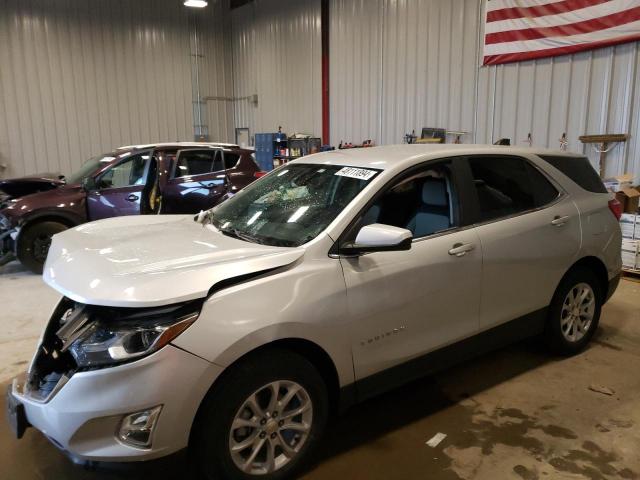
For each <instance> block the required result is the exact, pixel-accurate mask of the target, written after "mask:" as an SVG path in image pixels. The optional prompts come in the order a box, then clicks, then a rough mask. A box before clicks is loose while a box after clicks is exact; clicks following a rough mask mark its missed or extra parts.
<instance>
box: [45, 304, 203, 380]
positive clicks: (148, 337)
mask: <svg viewBox="0 0 640 480" xmlns="http://www.w3.org/2000/svg"><path fill="white" fill-rule="evenodd" d="M202 303H203V302H202V301H201V300H199V301H195V302H188V303H182V304H176V305H169V306H165V307H157V308H110V307H97V306H93V305H82V304H75V305H74V307H73V308H70V309H69V310H67V312H65V314H64V315H63V319H62V320H61V322H60V323H61V328H60V329H59V330H58V331H57V332H56V335H57V337H58V338H59V339H60V340H61V342H62V348H61V351H62V352H65V351H67V350H68V351H69V352H70V353H71V355H72V356H73V358H74V360H75V361H76V363H77V365H78V367H80V368H100V367H106V366H112V365H116V364H119V363H124V362H129V361H133V360H136V359H139V358H142V357H145V356H147V355H150V354H152V353H153V352H156V351H158V350H160V349H161V348H162V347H164V346H165V345H166V344H168V343H169V342H170V341H171V340H173V339H174V338H176V337H177V336H178V335H180V334H181V333H182V332H184V331H185V330H186V329H187V328H188V327H189V326H190V325H191V324H192V323H193V322H195V321H196V319H197V318H198V315H199V314H200V310H201V308H202Z"/></svg>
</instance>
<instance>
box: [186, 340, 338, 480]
mask: <svg viewBox="0 0 640 480" xmlns="http://www.w3.org/2000/svg"><path fill="white" fill-rule="evenodd" d="M230 368H231V370H229V371H228V372H226V373H225V374H224V375H225V376H224V378H223V379H222V380H221V382H220V383H219V384H217V385H216V386H215V387H214V388H213V390H212V391H211V392H210V394H209V395H208V397H207V399H205V401H204V403H203V405H202V407H201V409H200V412H199V414H198V417H197V420H196V423H195V425H194V434H193V436H192V442H191V443H192V445H191V447H192V452H193V453H194V454H195V456H196V461H197V463H198V466H199V467H200V470H201V472H202V473H203V475H204V476H205V478H207V479H211V480H213V479H221V478H225V479H227V478H229V479H243V480H244V479H253V478H261V479H265V480H271V479H282V478H294V477H295V475H296V473H298V472H299V471H300V469H302V468H304V466H305V465H306V464H307V462H308V461H309V457H310V454H311V453H312V451H313V450H314V447H315V445H316V444H317V442H318V440H319V438H320V437H321V435H322V432H323V431H324V427H325V425H326V422H327V417H328V399H327V389H326V386H325V383H324V381H323V379H322V377H321V376H320V374H319V373H318V371H317V370H316V368H315V367H314V366H313V365H312V364H311V363H310V362H309V361H308V360H307V359H306V358H304V357H302V356H301V355H298V354H296V353H293V352H289V351H285V350H268V351H263V352H261V353H258V354H255V355H251V356H250V357H248V358H247V359H245V360H242V361H241V362H240V363H239V364H237V365H235V366H232V367H230Z"/></svg>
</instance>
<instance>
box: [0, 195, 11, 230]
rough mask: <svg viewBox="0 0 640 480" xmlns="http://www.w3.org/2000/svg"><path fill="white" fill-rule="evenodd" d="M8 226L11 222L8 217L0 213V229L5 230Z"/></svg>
mask: <svg viewBox="0 0 640 480" xmlns="http://www.w3.org/2000/svg"><path fill="white" fill-rule="evenodd" d="M0 208H2V197H0ZM9 227H11V222H9V219H8V218H7V217H5V216H4V215H2V214H0V229H1V230H7V229H8V228H9Z"/></svg>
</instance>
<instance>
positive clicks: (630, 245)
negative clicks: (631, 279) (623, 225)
mask: <svg viewBox="0 0 640 480" xmlns="http://www.w3.org/2000/svg"><path fill="white" fill-rule="evenodd" d="M639 245H640V240H627V239H623V240H622V266H623V267H624V268H629V269H633V270H635V269H638V268H640V258H639V257H640V255H639V254H638V246H639Z"/></svg>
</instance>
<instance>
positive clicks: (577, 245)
mask: <svg viewBox="0 0 640 480" xmlns="http://www.w3.org/2000/svg"><path fill="white" fill-rule="evenodd" d="M610 197H611V195H610V194H608V193H607V192H606V190H605V189H604V187H603V185H602V182H601V181H600V179H599V177H598V175H597V174H596V173H595V171H594V170H593V168H592V167H591V165H590V164H589V162H588V161H587V159H586V158H584V157H582V156H578V155H574V154H568V153H563V152H551V151H543V150H536V149H532V148H527V149H516V148H509V147H494V146H480V145H431V146H423V145H404V146H388V147H379V148H367V149H358V150H348V151H346V150H345V151H336V152H328V153H320V154H317V155H311V156H308V157H304V158H302V159H300V160H296V161H294V162H290V163H288V164H286V165H284V166H281V167H280V168H278V169H276V170H274V171H273V172H271V173H269V174H268V175H267V176H265V177H263V178H261V179H260V180H258V181H256V182H255V183H253V184H252V185H250V186H248V187H246V188H245V189H244V190H242V191H241V192H240V193H238V194H237V195H235V196H234V197H232V198H231V199H230V200H228V201H227V202H225V203H223V204H221V205H219V206H217V207H215V208H214V209H212V210H210V211H207V212H202V213H200V214H199V215H197V216H196V217H195V218H194V217H193V216H184V215H176V216H143V217H121V218H115V219H109V220H102V221H98V222H94V223H89V224H85V225H81V226H79V227H76V228H74V229H70V230H68V231H65V232H63V233H60V234H58V235H56V236H54V238H53V242H52V245H51V249H50V251H49V256H48V259H47V262H46V264H45V268H44V280H45V281H46V282H47V284H48V285H50V286H51V287H52V288H54V289H55V290H57V291H58V292H59V293H60V294H61V295H62V298H61V300H60V303H59V304H58V306H57V307H56V308H55V310H54V312H53V313H52V315H51V319H50V321H49V323H48V326H47V327H46V329H45V331H44V333H43V335H42V338H41V340H40V344H39V346H38V349H37V351H36V353H35V356H34V358H33V361H32V362H31V365H30V367H29V369H28V372H27V373H26V374H25V376H24V378H21V379H16V380H15V381H14V382H13V385H12V386H11V388H10V391H9V392H8V398H7V400H8V401H7V405H8V414H9V419H10V423H11V424H12V426H13V428H14V430H15V432H16V434H17V436H18V437H20V436H21V435H22V433H23V432H24V429H25V428H26V427H28V426H29V425H31V426H33V427H35V428H36V429H38V430H39V431H41V432H42V433H43V434H44V435H46V437H48V438H49V440H50V441H51V442H52V443H54V444H55V445H56V446H57V447H59V448H60V449H62V450H64V451H65V452H67V453H68V454H69V455H70V456H72V457H74V458H75V459H79V460H86V461H118V462H119V461H137V460H149V459H153V458H157V457H161V456H164V455H168V454H170V453H173V452H176V451H178V450H181V449H184V448H186V447H189V451H190V453H192V454H193V457H192V458H193V459H194V461H193V465H195V466H197V468H198V470H199V471H200V472H201V474H202V475H203V476H204V477H205V478H208V479H214V478H216V479H217V478H232V479H249V478H255V477H261V478H265V479H271V478H278V479H279V478H289V477H291V476H294V475H295V474H296V473H297V472H299V471H300V469H301V468H303V467H304V465H305V463H307V461H308V460H309V458H310V455H311V453H312V451H313V450H314V448H315V447H316V444H317V443H318V441H319V439H320V437H321V435H322V432H323V430H324V428H325V424H326V423H327V420H328V418H329V417H330V415H331V414H332V413H333V412H339V411H341V410H342V409H344V408H345V407H347V406H349V405H352V404H353V403H354V402H359V401H362V400H363V399H366V398H368V397H371V396H372V395H374V394H377V393H379V392H381V391H383V390H386V389H389V388H392V387H395V386H398V385H400V384H402V383H405V382H407V381H410V380H412V379H416V378H418V377H420V376H423V375H425V374H429V373H431V372H434V371H435V370H439V369H443V368H445V367H447V366H450V365H451V364H452V363H454V362H459V361H461V360H464V359H467V358H470V357H471V356H472V355H477V354H479V353H482V352H485V351H487V350H488V349H490V348H495V347H499V346H501V345H504V344H506V343H507V342H512V341H515V340H519V339H522V338H524V337H528V336H533V335H540V336H541V337H542V338H544V339H545V340H546V342H547V343H548V344H549V346H550V347H552V349H553V350H555V351H556V352H559V353H561V354H573V353H576V352H579V351H580V350H581V349H582V348H583V347H584V346H585V344H586V343H587V342H588V341H589V340H590V338H591V337H592V335H593V333H594V331H595V330H596V328H597V327H598V319H599V317H600V309H601V307H602V305H603V304H604V303H605V302H606V301H607V300H608V299H609V297H610V296H611V295H612V293H613V292H614V290H615V288H616V286H617V283H618V280H619V275H620V270H621V259H620V244H621V234H620V228H619V226H618V222H617V220H618V218H617V217H618V216H619V214H620V205H619V204H618V203H617V202H616V201H615V200H612V199H611V198H610Z"/></svg>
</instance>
